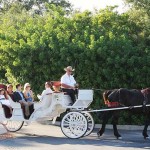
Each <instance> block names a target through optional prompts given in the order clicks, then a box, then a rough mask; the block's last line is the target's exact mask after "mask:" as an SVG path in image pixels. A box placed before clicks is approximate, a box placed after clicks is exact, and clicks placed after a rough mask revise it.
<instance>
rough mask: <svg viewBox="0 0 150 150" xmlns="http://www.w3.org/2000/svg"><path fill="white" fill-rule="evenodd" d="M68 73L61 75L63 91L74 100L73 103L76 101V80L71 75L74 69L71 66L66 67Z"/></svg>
mask: <svg viewBox="0 0 150 150" xmlns="http://www.w3.org/2000/svg"><path fill="white" fill-rule="evenodd" d="M64 70H65V71H66V73H65V74H64V75H63V76H62V77H61V88H62V91H63V92H66V93H67V94H68V95H69V96H70V97H71V100H72V104H73V103H74V102H75V90H76V85H77V84H76V81H75V79H74V77H73V76H72V75H71V74H72V72H73V71H74V69H72V67H71V66H68V67H66V68H64Z"/></svg>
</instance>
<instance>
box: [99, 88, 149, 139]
mask: <svg viewBox="0 0 150 150" xmlns="http://www.w3.org/2000/svg"><path fill="white" fill-rule="evenodd" d="M103 99H104V102H105V104H106V105H107V106H108V107H112V108H113V107H122V106H128V107H129V108H130V109H129V110H130V111H132V113H134V114H139V113H140V114H141V113H143V115H144V116H145V117H146V120H145V124H144V129H143V136H144V138H145V139H146V138H149V136H148V134H147V128H148V126H149V125H150V107H146V105H147V104H150V88H146V89H143V90H135V89H132V90H129V89H125V88H122V89H115V90H109V91H105V92H104V93H103ZM137 105H143V107H141V108H134V109H132V108H133V106H137ZM119 113H120V110H112V111H106V112H103V115H102V117H101V119H102V127H101V128H100V130H99V131H98V132H97V135H98V136H102V134H103V133H104V131H105V126H106V124H107V122H108V120H109V119H110V118H111V117H112V124H113V129H114V135H115V136H116V138H117V139H121V135H120V134H119V132H118V129H117V124H118V119H119Z"/></svg>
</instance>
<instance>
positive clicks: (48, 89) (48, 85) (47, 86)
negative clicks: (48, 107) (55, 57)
mask: <svg viewBox="0 0 150 150" xmlns="http://www.w3.org/2000/svg"><path fill="white" fill-rule="evenodd" d="M51 86H52V85H51V82H45V90H44V91H43V92H42V94H41V95H39V94H38V95H37V97H38V98H39V99H40V100H41V101H42V100H43V97H44V96H45V95H48V94H52V93H53V91H52V90H51Z"/></svg>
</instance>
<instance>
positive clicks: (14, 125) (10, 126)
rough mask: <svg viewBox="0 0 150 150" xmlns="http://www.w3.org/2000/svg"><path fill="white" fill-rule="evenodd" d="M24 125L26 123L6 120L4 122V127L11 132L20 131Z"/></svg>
mask: <svg viewBox="0 0 150 150" xmlns="http://www.w3.org/2000/svg"><path fill="white" fill-rule="evenodd" d="M23 124H24V121H15V120H6V121H4V122H3V125H5V127H6V128H7V130H8V131H10V132H16V131H19V130H20V129H21V128H22V126H23Z"/></svg>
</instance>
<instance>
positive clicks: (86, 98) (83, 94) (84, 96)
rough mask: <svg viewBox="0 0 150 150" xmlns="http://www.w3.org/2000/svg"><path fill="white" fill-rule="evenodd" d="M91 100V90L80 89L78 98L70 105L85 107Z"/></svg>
mask: <svg viewBox="0 0 150 150" xmlns="http://www.w3.org/2000/svg"><path fill="white" fill-rule="evenodd" d="M92 101H93V90H82V89H80V90H79V92H78V98H77V100H76V101H75V103H74V104H73V105H72V107H73V108H87V107H88V106H89V105H90V104H91V103H92Z"/></svg>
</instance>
